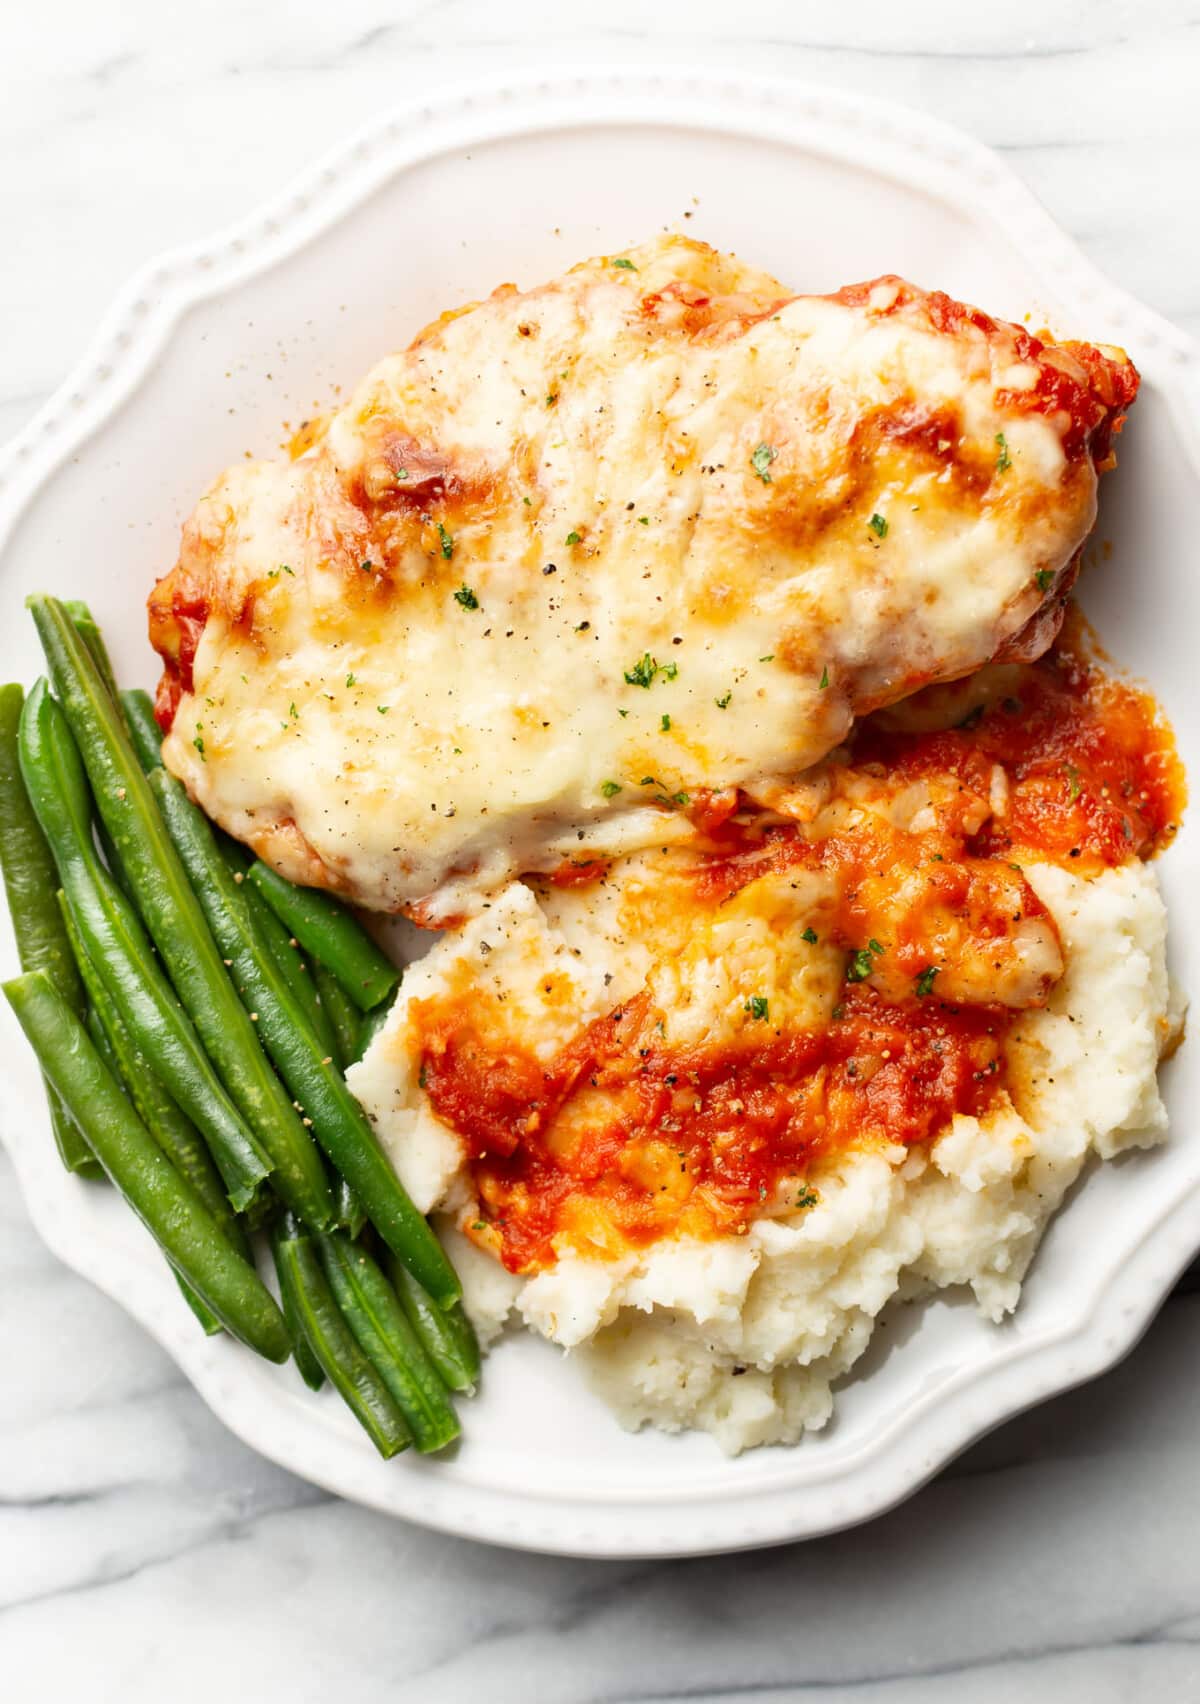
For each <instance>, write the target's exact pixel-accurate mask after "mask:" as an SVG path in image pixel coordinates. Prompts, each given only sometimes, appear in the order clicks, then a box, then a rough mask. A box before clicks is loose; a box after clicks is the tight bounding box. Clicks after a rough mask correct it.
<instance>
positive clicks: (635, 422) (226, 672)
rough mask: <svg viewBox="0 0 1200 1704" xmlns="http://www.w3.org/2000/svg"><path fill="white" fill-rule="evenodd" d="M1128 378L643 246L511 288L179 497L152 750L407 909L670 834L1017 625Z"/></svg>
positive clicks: (298, 850)
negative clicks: (296, 435)
mask: <svg viewBox="0 0 1200 1704" xmlns="http://www.w3.org/2000/svg"><path fill="white" fill-rule="evenodd" d="M1136 387H1137V378H1136V374H1135V372H1134V370H1133V368H1132V366H1131V364H1130V363H1129V362H1128V361H1127V360H1126V359H1125V357H1124V356H1123V355H1122V354H1121V352H1120V351H1100V350H1096V349H1093V348H1091V347H1089V346H1087V345H1070V346H1061V345H1054V344H1050V343H1046V342H1043V341H1041V340H1039V339H1037V338H1034V337H1032V336H1030V335H1029V334H1028V333H1027V332H1024V331H1022V330H1020V329H1019V328H1017V327H1014V326H1010V325H1005V324H1002V323H998V322H996V321H994V320H992V319H990V318H989V317H988V316H986V315H984V314H981V313H979V312H978V311H977V310H974V309H969V308H964V307H962V306H961V305H960V304H958V303H955V302H953V301H951V300H950V299H949V298H947V297H945V296H942V295H938V294H927V293H925V292H923V291H921V290H918V289H916V288H915V287H913V286H912V285H909V284H906V283H905V282H903V281H902V280H900V279H898V278H883V279H879V280H876V281H874V282H873V283H870V284H864V285H861V286H854V287H850V288H847V289H846V290H843V291H840V292H838V293H837V294H836V295H834V296H831V297H806V296H795V295H792V294H791V293H790V292H789V291H788V290H786V289H785V287H784V286H783V285H782V284H780V283H778V282H777V281H775V280H774V279H771V278H768V277H766V276H765V275H763V274H761V273H758V272H755V271H753V270H752V269H750V268H748V267H746V266H744V265H742V263H741V262H739V261H737V260H736V259H733V258H731V257H728V256H722V255H720V254H717V253H716V252H715V251H713V250H712V249H710V248H707V247H706V246H704V245H703V244H697V243H693V242H688V241H685V240H683V239H681V238H676V237H664V238H661V239H658V240H656V241H654V242H652V243H649V244H647V245H645V246H644V247H642V248H639V249H636V250H633V251H630V253H629V254H628V255H617V256H605V257H600V258H598V259H595V260H591V261H588V262H585V263H584V264H583V265H581V266H578V267H576V268H574V269H573V270H572V271H570V272H568V273H567V274H565V275H564V276H563V277H561V278H558V279H555V280H552V281H551V282H550V283H549V284H546V285H544V286H542V287H541V288H538V289H533V290H530V291H527V292H524V293H519V292H518V291H516V290H515V288H513V287H512V286H506V287H504V288H502V289H501V290H498V291H497V292H496V293H495V294H494V295H493V296H492V297H491V298H490V299H489V300H487V301H486V302H483V303H481V304H479V305H477V306H474V307H470V308H467V309H464V310H461V311H459V312H456V313H454V314H449V315H446V316H443V318H442V319H440V320H438V321H437V322H435V323H434V325H432V326H431V327H430V328H428V329H427V330H426V331H424V332H422V333H421V334H420V336H418V337H417V338H416V340H415V341H414V342H413V344H412V345H411V346H410V347H409V348H408V349H407V350H405V351H403V352H402V353H400V354H397V355H394V356H390V357H388V358H387V359H386V360H384V361H382V362H381V363H380V364H379V366H378V367H376V368H375V369H374V371H373V372H372V373H371V374H370V375H369V376H368V377H367V379H366V380H365V381H364V382H363V384H362V385H361V386H360V387H359V389H358V390H357V391H356V393H355V394H354V396H353V398H352V399H351V401H350V402H349V403H348V404H347V406H346V407H345V408H343V409H342V410H341V411H340V412H339V413H337V414H336V415H335V416H334V417H333V419H332V421H331V422H330V425H329V429H328V431H327V433H326V435H325V436H324V438H323V439H322V440H321V441H320V442H319V443H318V444H316V445H315V446H314V447H313V448H312V449H311V450H310V451H309V452H308V453H307V454H305V455H303V456H302V457H301V458H300V459H299V460H296V461H294V462H249V463H245V464H242V465H239V466H236V467H234V468H231V469H230V470H229V471H228V472H227V473H225V474H223V475H222V476H221V477H220V478H219V479H218V480H217V481H216V482H215V483H214V485H213V486H212V487H211V488H210V490H209V491H208V493H207V494H206V495H205V496H204V497H203V498H202V500H201V501H200V503H199V505H198V506H197V508H196V510H195V512H194V513H193V515H192V517H191V519H190V520H189V521H188V523H187V525H186V527H185V529H184V535H183V542H182V547H181V551H180V557H179V561H178V563H177V565H176V566H175V568H174V569H173V570H172V572H171V573H170V574H168V575H167V576H166V577H165V578H164V579H163V580H162V581H160V582H159V584H158V586H157V587H156V588H155V591H154V593H153V595H152V597H151V600H150V615H151V637H152V640H153V642H154V644H155V646H156V648H157V649H158V650H159V651H160V653H161V654H162V656H163V658H164V662H165V664H166V672H165V674H164V680H163V685H162V690H161V693H160V712H161V715H162V718H163V720H164V721H166V722H168V723H170V724H171V727H170V732H169V734H168V737H167V739H166V742H165V744H164V754H165V759H166V762H167V764H168V765H169V767H170V768H171V769H172V770H173V771H174V772H175V773H176V774H177V775H179V776H181V777H182V779H183V780H184V781H185V782H186V783H187V786H188V788H189V790H190V791H191V792H192V794H193V796H194V797H196V798H197V799H198V800H199V801H200V803H201V804H202V805H203V806H204V807H205V809H206V810H207V811H208V812H209V813H210V814H211V815H212V816H213V817H215V818H216V819H217V820H218V821H219V822H221V823H222V824H223V825H224V826H225V827H227V828H228V829H229V830H230V831H231V832H233V833H234V834H236V835H238V836H239V837H240V838H241V839H243V840H246V841H247V842H248V843H249V844H251V845H252V846H253V847H254V848H255V849H256V850H257V851H258V853H259V854H260V855H261V856H263V857H264V858H266V859H267V860H268V861H269V862H271V863H272V864H274V865H275V866H276V867H277V868H279V869H280V870H282V871H283V873H284V874H286V875H288V876H290V877H292V878H293V879H296V880H299V881H303V882H310V883H316V884H321V885H326V886H329V887H332V888H335V889H337V890H339V891H341V892H343V893H345V894H347V895H348V896H350V897H352V898H353V899H355V900H356V901H358V902H360V903H362V904H364V905H368V906H372V907H376V908H379V909H385V910H387V909H400V908H404V907H407V908H410V909H414V910H415V911H416V912H417V913H418V914H419V915H421V916H422V917H424V918H425V919H426V920H437V919H439V918H442V919H444V918H446V917H448V916H451V915H453V914H455V913H456V912H460V911H461V910H463V909H465V908H466V907H468V906H469V905H470V904H471V903H473V902H474V901H475V900H477V899H478V897H479V895H480V894H481V893H485V892H488V891H493V890H494V889H495V888H496V887H497V886H498V885H499V884H500V883H502V882H503V881H504V880H505V879H506V878H508V877H509V876H510V875H511V874H512V873H513V872H515V871H520V870H529V869H548V868H552V867H554V866H555V865H557V864H558V863H559V862H560V861H561V860H562V859H563V858H564V857H568V856H570V857H573V858H576V859H579V858H587V857H607V856H610V855H614V854H616V853H620V852H628V851H631V850H635V849H636V848H638V847H642V846H648V845H661V844H664V843H669V842H686V841H688V840H691V839H693V838H695V836H696V835H697V833H698V828H697V823H698V822H701V821H702V820H703V811H702V810H698V806H699V805H701V804H702V803H704V802H706V801H707V800H708V799H709V798H710V796H711V794H713V793H714V792H716V791H718V790H720V789H726V790H728V789H731V788H738V789H741V791H742V793H743V795H745V796H748V797H749V798H750V799H751V800H755V801H757V802H759V803H762V804H766V805H777V804H782V803H784V802H786V800H787V799H788V798H789V797H790V789H789V787H788V786H787V784H786V778H788V777H791V776H794V775H795V774H796V773H798V772H799V771H802V770H804V769H805V768H807V767H808V766H810V765H812V764H813V763H815V762H817V761H819V760H820V759H821V758H822V757H823V756H825V755H826V754H827V753H828V752H829V751H830V750H831V749H832V748H834V747H835V746H837V745H838V744H839V742H840V741H842V740H843V738H844V737H845V735H846V734H847V731H848V730H849V728H850V726H851V723H852V721H853V719H854V718H855V717H856V716H858V715H861V714H862V713H864V712H866V711H869V710H871V709H876V708H878V707H880V706H884V705H888V704H891V703H894V702H895V701H897V700H899V699H901V698H903V697H905V696H906V695H907V694H909V693H911V692H913V691H914V690H916V689H917V688H919V687H921V686H924V685H926V684H927V683H930V682H938V681H944V680H951V679H955V678H958V677H960V676H962V675H964V674H967V673H969V672H970V671H972V670H973V669H975V668H977V667H979V666H980V665H981V664H983V663H985V662H987V661H988V660H989V659H992V658H1000V659H1004V658H1014V657H1016V658H1019V657H1028V656H1033V655H1036V654H1037V653H1038V652H1040V651H1041V650H1042V649H1044V648H1045V646H1046V645H1047V644H1049V643H1050V641H1051V640H1052V638H1053V637H1054V634H1055V632H1056V630H1057V626H1058V623H1059V620H1060V618H1061V609H1062V603H1063V599H1064V597H1065V595H1066V592H1067V590H1068V589H1069V586H1070V584H1071V582H1072V580H1073V577H1074V574H1075V569H1076V563H1077V556H1078V551H1079V548H1080V546H1081V544H1082V542H1083V540H1084V538H1085V537H1086V535H1087V533H1088V530H1089V528H1090V527H1091V525H1092V522H1093V519H1094V516H1095V509H1096V487H1097V475H1098V470H1099V469H1101V468H1103V467H1104V466H1105V465H1107V464H1108V463H1109V461H1110V460H1111V440H1112V435H1113V432H1114V430H1116V429H1117V427H1119V424H1120V421H1121V418H1122V415H1123V411H1124V409H1125V408H1126V407H1127V406H1128V404H1129V402H1130V401H1132V398H1133V396H1134V394H1135V391H1136Z"/></svg>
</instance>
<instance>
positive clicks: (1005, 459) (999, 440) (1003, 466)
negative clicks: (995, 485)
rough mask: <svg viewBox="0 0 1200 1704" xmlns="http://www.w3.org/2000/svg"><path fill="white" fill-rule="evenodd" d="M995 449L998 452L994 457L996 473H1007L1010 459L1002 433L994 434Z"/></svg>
mask: <svg viewBox="0 0 1200 1704" xmlns="http://www.w3.org/2000/svg"><path fill="white" fill-rule="evenodd" d="M996 449H997V450H998V451H999V454H998V455H997V457H996V472H997V473H1007V472H1008V470H1009V468H1010V467H1011V466H1012V457H1011V456H1010V455H1009V453H1008V442H1007V440H1006V438H1005V436H1004V433H1003V432H997V433H996Z"/></svg>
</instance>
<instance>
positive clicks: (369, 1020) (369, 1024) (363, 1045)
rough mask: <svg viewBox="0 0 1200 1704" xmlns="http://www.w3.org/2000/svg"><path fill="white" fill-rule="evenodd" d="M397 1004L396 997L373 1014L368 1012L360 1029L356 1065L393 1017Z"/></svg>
mask: <svg viewBox="0 0 1200 1704" xmlns="http://www.w3.org/2000/svg"><path fill="white" fill-rule="evenodd" d="M395 1004H396V996H395V994H393V995H392V997H391V999H390V1000H385V1001H384V1002H383V1004H382V1005H381V1006H376V1007H375V1010H374V1011H373V1012H368V1013H367V1015H366V1017H365V1018H364V1019H363V1020H362V1022H361V1024H360V1025H359V1027H358V1052H357V1053H356V1054H355V1055H354V1063H355V1064H357V1063H358V1061H359V1060H360V1059H361V1058H363V1056H364V1055H365V1054H366V1052H367V1049H368V1048H369V1047H370V1045H371V1043H372V1042H373V1041H374V1040H375V1037H376V1036H377V1035H378V1034H379V1032H380V1030H381V1029H382V1028H383V1027H384V1025H385V1024H386V1023H387V1021H388V1018H389V1017H390V1016H391V1012H392V1007H393V1006H394V1005H395Z"/></svg>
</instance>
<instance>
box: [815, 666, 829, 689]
mask: <svg viewBox="0 0 1200 1704" xmlns="http://www.w3.org/2000/svg"><path fill="white" fill-rule="evenodd" d="M828 685H829V664H828V663H826V665H825V667H824V668H823V669H822V670H821V678H820V680H819V681H818V682H817V687H818V689H819V690H820V691H821V692H824V690H825V688H826V687H827V686H828Z"/></svg>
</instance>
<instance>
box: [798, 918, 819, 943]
mask: <svg viewBox="0 0 1200 1704" xmlns="http://www.w3.org/2000/svg"><path fill="white" fill-rule="evenodd" d="M800 939H801V940H802V941H807V942H808V944H809V946H810V947H815V946H816V944H817V931H816V930H815V929H814V928H813V926H812V924H811V923H810V924H809V926H808V928H807V929H806V930H805V931H804V933H803V934H802V935H801V937H800Z"/></svg>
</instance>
